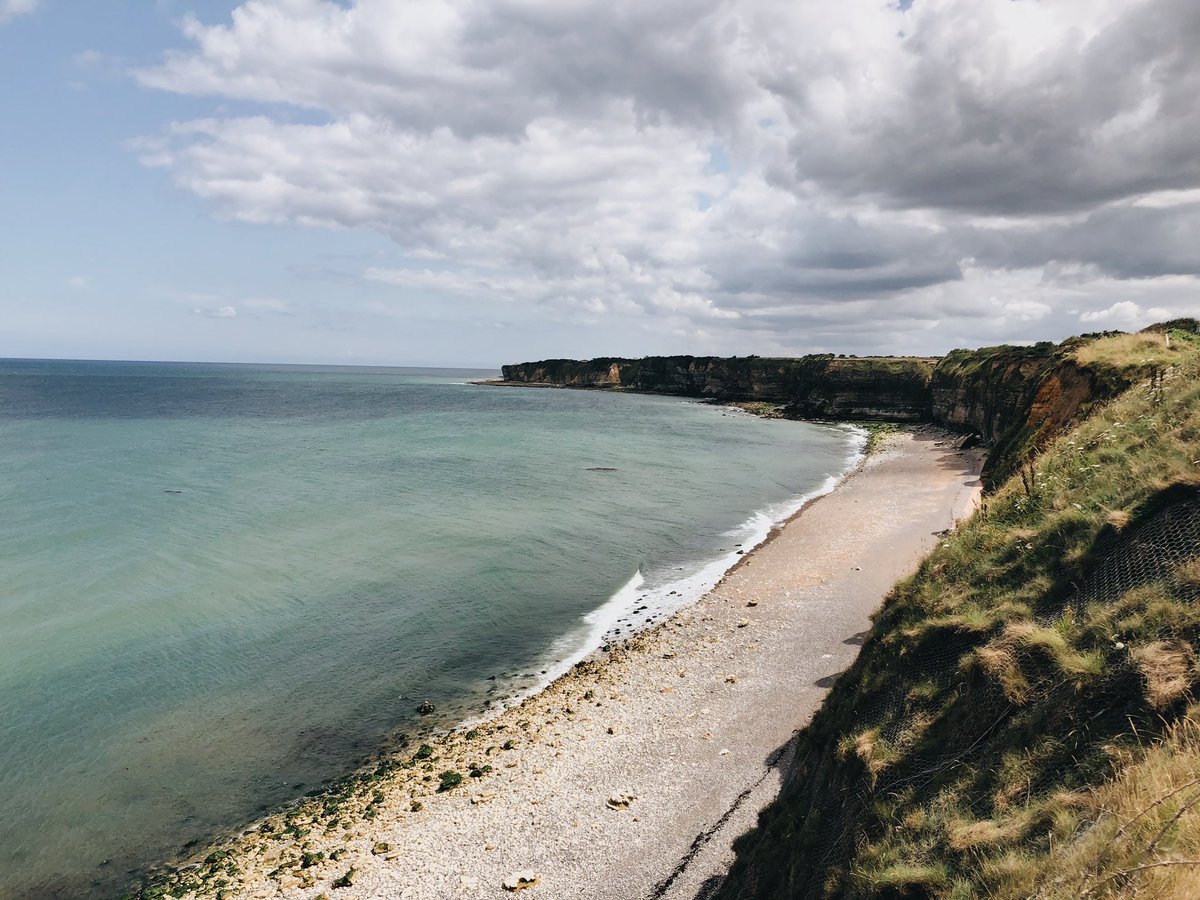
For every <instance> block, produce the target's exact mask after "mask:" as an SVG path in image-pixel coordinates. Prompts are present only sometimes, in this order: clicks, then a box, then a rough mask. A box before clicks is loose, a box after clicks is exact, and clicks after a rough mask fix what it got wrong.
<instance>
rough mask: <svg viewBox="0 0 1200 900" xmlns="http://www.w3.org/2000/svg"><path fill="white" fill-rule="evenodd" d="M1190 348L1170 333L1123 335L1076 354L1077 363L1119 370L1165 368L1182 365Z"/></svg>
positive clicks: (1087, 345)
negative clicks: (1172, 337) (1174, 338)
mask: <svg viewBox="0 0 1200 900" xmlns="http://www.w3.org/2000/svg"><path fill="white" fill-rule="evenodd" d="M1188 349H1189V348H1188V347H1187V345H1186V344H1182V345H1181V342H1180V341H1179V340H1171V338H1170V336H1169V335H1167V334H1152V333H1140V334H1122V335H1118V336H1114V337H1107V338H1103V339H1101V340H1098V341H1092V342H1091V343H1087V344H1084V345H1083V346H1081V347H1080V348H1079V349H1078V350H1076V351H1075V361H1076V362H1078V363H1079V364H1080V365H1084V366H1095V365H1101V366H1112V367H1113V368H1116V369H1130V368H1133V369H1155V368H1157V369H1162V368H1166V367H1167V366H1173V365H1177V364H1178V363H1180V362H1181V361H1182V360H1183V359H1184V357H1185V355H1186V353H1187V351H1188Z"/></svg>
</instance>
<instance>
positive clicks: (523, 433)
mask: <svg viewBox="0 0 1200 900" xmlns="http://www.w3.org/2000/svg"><path fill="white" fill-rule="evenodd" d="M496 375H497V373H495V372H490V371H485V370H453V369H404V368H358V367H312V366H281V365H226V364H196V363H158V362H96V361H44V360H0V897H4V898H43V897H45V898H58V897H81V896H96V897H105V896H120V894H121V893H122V891H123V890H125V889H126V888H127V887H128V886H129V885H130V884H131V883H134V882H135V881H136V879H137V878H138V876H139V874H140V873H142V872H144V871H145V870H146V868H147V867H148V866H150V865H153V864H155V863H157V862H162V861H165V860H169V859H172V858H174V857H176V856H177V855H178V854H180V853H181V852H186V850H187V848H195V847H199V846H203V845H204V844H205V843H206V842H207V841H209V840H212V839H213V838H214V837H217V836H219V835H221V834H223V833H226V832H227V831H229V830H232V829H236V828H238V827H241V826H244V825H246V824H248V823H250V822H252V821H253V820H254V819H256V818H257V817H259V816H261V815H263V814H264V813H266V812H268V811H271V810H273V809H275V808H278V807H279V806H280V805H282V804H285V803H287V802H288V801H289V800H292V799H295V798H296V797H298V796H300V795H303V794H306V793H309V792H314V791H319V790H321V789H322V787H323V786H325V785H328V784H329V783H330V782H331V780H333V779H337V778H338V777H340V776H343V775H345V774H348V773H349V772H351V771H353V770H354V769H355V768H357V767H358V766H360V765H363V764H365V763H366V762H367V761H369V760H370V759H371V758H373V757H375V756H376V755H378V754H380V753H387V752H389V751H391V750H393V749H395V748H396V747H398V746H400V745H401V744H402V742H403V741H404V740H406V739H413V738H416V737H419V736H420V735H422V734H425V733H428V732H431V731H437V730H445V729H449V728H452V727H455V726H456V725H457V724H460V723H463V722H467V721H472V720H478V719H479V718H481V717H485V716H487V715H488V714H490V713H491V712H494V711H495V710H498V709H499V708H502V707H503V706H504V705H505V704H510V703H513V702H515V701H516V700H517V699H519V698H520V697H521V696H524V695H527V694H529V693H531V692H534V691H536V690H538V689H540V688H541V687H543V686H545V684H547V683H548V681H549V680H550V679H552V678H554V677H555V676H556V675H558V674H560V673H562V672H564V671H566V670H567V669H568V668H569V667H570V666H572V665H573V664H574V663H575V662H577V661H578V660H580V659H582V658H583V657H584V656H585V655H586V654H588V653H590V652H592V651H594V650H595V649H596V648H597V647H599V646H600V645H602V644H605V643H608V642H611V641H613V640H616V639H620V638H622V637H624V636H627V635H629V634H630V633H632V632H633V631H635V630H637V629H639V628H644V627H646V626H647V625H650V624H653V623H654V622H657V621H660V620H661V618H662V617H664V616H666V615H668V614H669V613H670V612H671V611H673V610H675V609H677V608H679V607H680V606H683V605H686V604H688V603H691V602H693V601H694V600H695V599H697V598H698V597H699V596H700V594H702V593H703V592H704V591H705V590H706V589H707V588H709V587H711V586H712V585H713V584H714V583H715V582H716V581H717V580H719V578H720V577H721V575H722V574H723V573H724V572H725V571H726V570H727V569H728V568H729V567H730V566H731V565H732V564H734V563H735V562H736V561H737V560H738V559H739V558H740V555H741V554H743V553H745V552H747V551H748V550H749V549H750V548H752V547H753V546H754V545H755V544H757V543H759V542H761V541H762V540H763V539H764V538H765V536H766V535H767V533H768V531H769V529H770V528H771V526H772V525H773V524H774V523H777V522H779V521H781V520H783V519H785V518H786V517H788V516H789V515H791V514H792V513H794V512H795V511H796V510H797V509H798V508H799V507H800V506H801V505H802V503H803V502H804V501H805V499H806V498H809V497H812V496H815V495H817V494H819V493H821V492H825V491H828V490H830V489H831V488H832V486H833V485H834V484H835V483H836V481H837V479H838V478H839V477H840V476H841V475H842V474H843V473H844V472H845V471H846V470H847V469H848V467H850V466H851V465H852V464H853V462H854V460H855V458H856V456H857V454H858V453H859V452H860V450H861V447H862V443H863V436H862V434H861V432H859V431H856V430H855V429H852V428H848V427H844V426H829V425H819V424H811V423H802V422H793V421H778V420H765V419H761V418H757V417H754V416H751V415H748V414H745V413H743V412H741V411H740V410H736V409H731V408H728V407H723V406H717V405H710V404H704V403H699V402H693V401H687V400H683V399H679V398H670V397H659V396H647V395H635V394H614V393H607V392H593V391H575V390H556V389H532V388H505V387H493V386H480V385H476V384H473V383H472V382H473V381H477V380H480V379H484V378H489V377H496ZM423 704H431V705H432V706H433V708H434V712H433V713H432V714H426V715H422V714H420V713H419V712H418V708H419V707H420V706H422V705H423Z"/></svg>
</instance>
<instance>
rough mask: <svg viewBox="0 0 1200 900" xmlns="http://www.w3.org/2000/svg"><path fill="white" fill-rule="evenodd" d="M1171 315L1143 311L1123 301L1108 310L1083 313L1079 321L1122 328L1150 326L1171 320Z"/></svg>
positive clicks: (1127, 301)
mask: <svg viewBox="0 0 1200 900" xmlns="http://www.w3.org/2000/svg"><path fill="white" fill-rule="evenodd" d="M1170 316H1171V313H1170V311H1168V310H1166V309H1157V308H1155V309H1142V307H1140V306H1138V305H1137V304H1136V303H1134V302H1132V301H1130V300H1121V301H1120V302H1117V303H1114V304H1113V305H1112V306H1110V307H1108V309H1100V310H1092V311H1090V312H1085V313H1083V314H1082V315H1081V316H1080V317H1079V320H1080V321H1081V322H1088V323H1097V322H1098V323H1102V324H1105V325H1113V326H1115V327H1120V328H1129V327H1134V328H1136V327H1138V326H1140V325H1148V324H1150V323H1151V322H1154V321H1163V320H1166V319H1168V318H1170Z"/></svg>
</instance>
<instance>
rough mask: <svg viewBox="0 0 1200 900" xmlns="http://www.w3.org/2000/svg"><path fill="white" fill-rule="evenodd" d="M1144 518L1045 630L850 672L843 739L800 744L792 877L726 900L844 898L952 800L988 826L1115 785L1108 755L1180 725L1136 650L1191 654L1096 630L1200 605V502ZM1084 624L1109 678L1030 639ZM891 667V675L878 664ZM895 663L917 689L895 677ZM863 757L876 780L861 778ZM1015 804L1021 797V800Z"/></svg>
mask: <svg viewBox="0 0 1200 900" xmlns="http://www.w3.org/2000/svg"><path fill="white" fill-rule="evenodd" d="M1143 509H1144V510H1147V513H1146V514H1144V515H1142V516H1141V517H1140V524H1135V525H1134V526H1133V527H1130V528H1127V529H1125V530H1123V531H1120V530H1117V529H1108V530H1107V531H1106V532H1105V533H1104V534H1102V537H1101V538H1100V539H1099V540H1098V541H1097V544H1096V546H1095V547H1094V551H1093V553H1092V556H1091V559H1092V560H1093V562H1092V563H1091V564H1090V565H1089V566H1088V567H1087V569H1086V571H1085V572H1084V575H1083V577H1082V578H1081V579H1079V580H1078V581H1077V583H1076V584H1075V585H1074V586H1073V587H1071V588H1069V589H1067V590H1066V591H1063V592H1060V593H1059V596H1060V597H1061V599H1060V600H1058V601H1056V602H1050V603H1048V604H1047V605H1046V606H1044V607H1042V608H1040V609H1039V610H1038V615H1037V616H1036V617H1035V620H1034V622H1028V620H1027V621H1026V624H1025V625H1024V626H1020V625H1017V626H1011V625H1010V626H1009V627H1007V628H1006V629H1004V631H1003V632H1002V633H1001V634H996V633H995V632H994V631H992V632H989V633H986V634H979V633H975V634H972V633H969V632H964V631H963V630H961V629H954V628H946V629H944V630H939V629H938V628H936V627H930V628H925V629H921V630H919V631H918V630H916V629H914V631H913V633H912V634H910V635H907V636H905V637H904V639H903V640H902V641H901V642H900V644H899V646H897V645H896V644H893V645H892V646H891V647H890V648H888V649H887V650H886V651H883V650H881V649H880V648H879V647H872V646H870V644H869V645H868V647H867V648H866V649H865V652H864V658H863V659H860V661H859V663H858V664H857V665H856V666H855V668H854V669H853V670H852V671H851V673H848V676H847V677H849V678H850V679H852V680H851V682H850V683H849V684H848V685H844V686H843V688H849V689H848V690H846V689H844V690H842V691H839V692H838V693H837V695H836V700H835V702H836V703H837V704H838V711H835V712H834V713H831V715H837V716H839V719H838V721H839V722H841V723H842V725H841V727H840V732H838V733H835V734H833V735H832V736H829V735H823V736H812V735H809V736H807V737H802V739H801V745H800V747H799V750H798V753H797V756H796V761H795V764H794V766H793V768H792V770H791V772H790V773H789V776H788V779H787V781H786V783H785V786H784V790H783V793H782V795H781V803H782V804H786V805H788V809H787V810H786V811H785V812H784V813H783V814H782V815H781V816H780V817H779V818H778V819H777V820H776V822H775V827H776V828H777V833H776V835H775V839H776V840H782V841H783V842H784V843H785V845H786V844H787V842H790V846H785V848H784V849H785V851H786V852H787V853H789V854H790V856H789V861H788V863H787V864H788V865H790V866H791V872H790V874H788V875H786V876H784V875H781V874H780V873H779V872H772V871H770V870H769V868H768V863H767V861H766V859H765V858H764V859H760V860H756V861H755V862H753V863H752V864H751V865H750V866H748V867H746V868H743V869H742V870H741V871H739V872H738V873H737V885H736V889H735V891H734V892H732V893H727V894H725V895H724V896H735V897H738V898H744V900H749V898H755V897H764V896H770V897H775V896H796V897H804V896H825V895H828V894H830V893H834V894H841V893H843V892H845V890H846V888H847V886H848V885H852V884H853V878H852V877H851V876H850V875H849V872H850V870H852V869H854V868H855V866H856V854H857V853H858V852H859V851H861V849H862V847H863V846H864V844H865V843H868V842H870V841H871V840H873V839H875V838H877V837H878V835H879V833H880V832H881V831H882V830H884V829H887V828H891V827H896V826H897V825H898V824H899V823H897V822H896V821H895V820H894V819H895V816H896V811H897V810H900V809H906V810H912V809H915V808H916V807H918V806H921V805H924V806H926V807H929V806H931V805H933V806H936V804H937V803H938V798H939V796H942V793H941V792H944V791H953V792H954V797H955V802H956V803H957V804H958V808H959V809H964V808H965V809H969V810H970V811H971V813H972V814H974V815H975V816H976V817H977V818H980V819H984V818H990V817H992V816H995V815H998V814H1002V813H1003V812H1004V809H1005V807H1006V804H1008V803H1010V802H1011V803H1018V802H1028V800H1029V798H1030V797H1036V796H1038V795H1039V793H1041V792H1045V791H1049V790H1055V789H1059V788H1061V787H1064V786H1066V787H1068V788H1070V787H1081V786H1086V785H1088V784H1094V783H1097V782H1098V781H1100V780H1102V779H1103V778H1104V777H1106V775H1107V774H1108V773H1109V772H1110V771H1111V768H1110V767H1109V763H1108V762H1107V757H1105V756H1104V754H1103V752H1101V751H1102V749H1103V748H1104V747H1105V745H1106V742H1109V741H1111V740H1113V739H1114V738H1115V737H1116V736H1119V735H1124V734H1128V733H1129V732H1130V730H1131V729H1134V730H1137V731H1139V732H1142V731H1144V732H1145V733H1150V734H1153V733H1156V732H1157V731H1159V730H1161V728H1162V727H1164V726H1165V724H1166V721H1167V719H1166V718H1165V717H1164V713H1163V711H1162V710H1160V709H1155V708H1154V707H1152V706H1151V705H1150V704H1149V703H1148V702H1147V699H1146V686H1145V683H1144V674H1143V672H1142V670H1141V669H1139V663H1138V658H1137V656H1136V653H1135V650H1136V648H1135V647H1134V646H1132V645H1127V643H1126V642H1129V641H1135V642H1136V644H1137V645H1138V646H1139V647H1141V646H1145V645H1146V644H1147V643H1148V642H1152V641H1155V640H1158V639H1162V640H1168V639H1178V638H1180V637H1181V635H1180V634H1179V633H1178V632H1177V628H1176V626H1175V624H1174V623H1173V622H1172V621H1171V620H1170V617H1166V618H1163V619H1155V618H1154V617H1144V618H1143V619H1139V620H1137V621H1138V628H1137V633H1136V635H1123V634H1121V633H1117V631H1116V630H1114V631H1112V632H1111V633H1102V632H1104V628H1103V627H1101V626H1100V625H1097V624H1095V623H1099V622H1106V623H1107V622H1111V621H1113V616H1112V615H1111V613H1112V610H1113V609H1114V608H1117V607H1120V606H1121V605H1122V604H1124V605H1130V604H1132V603H1133V602H1134V600H1133V599H1132V598H1134V595H1135V593H1136V592H1142V595H1143V596H1145V597H1151V596H1153V597H1156V598H1158V601H1159V602H1160V607H1161V608H1166V609H1169V608H1170V604H1180V603H1182V604H1193V603H1195V602H1196V601H1197V600H1198V599H1200V491H1198V490H1197V489H1196V488H1193V487H1185V488H1171V489H1167V490H1166V491H1163V492H1160V493H1159V494H1158V495H1156V497H1154V498H1152V500H1151V501H1150V503H1148V504H1147V505H1146V506H1145V507H1143ZM1146 602H1150V601H1146ZM1176 608H1177V607H1176ZM1106 615H1107V617H1106ZM1118 620H1119V617H1118ZM881 624H882V621H881ZM1079 625H1085V626H1087V628H1084V629H1083V630H1085V631H1087V632H1088V634H1089V635H1090V638H1089V639H1090V640H1093V641H1094V642H1096V643H1097V644H1099V645H1101V646H1099V649H1098V650H1095V651H1094V652H1093V655H1092V657H1091V659H1093V660H1101V661H1102V662H1101V663H1097V668H1096V669H1095V670H1089V671H1086V672H1078V671H1071V670H1070V667H1067V668H1066V669H1064V668H1063V667H1062V665H1061V663H1060V664H1059V665H1057V666H1056V665H1054V664H1052V663H1053V662H1054V661H1053V660H1050V659H1048V658H1047V654H1049V653H1051V652H1052V651H1053V641H1047V640H1044V639H1043V640H1042V641H1041V642H1040V643H1039V642H1038V641H1029V640H1025V641H1023V640H1022V637H1023V636H1026V637H1027V636H1028V634H1029V633H1031V630H1032V629H1035V628H1041V629H1043V634H1051V636H1052V635H1053V634H1054V633H1058V634H1066V633H1067V632H1068V631H1069V630H1071V629H1075V628H1076V626H1079ZM1022 627H1025V628H1026V629H1028V630H1027V631H1025V632H1022V631H1021V628H1022ZM879 630H880V631H882V630H884V629H879ZM1183 637H1184V638H1186V639H1188V640H1190V639H1193V638H1194V637H1195V635H1183ZM1085 643H1086V642H1085ZM1064 646H1065V640H1064ZM1048 648H1049V649H1048ZM884 653H886V654H887V655H888V657H889V662H886V663H881V662H879V661H878V660H876V661H875V662H874V663H873V662H872V654H875V655H876V656H879V655H881V654H884ZM897 659H902V660H903V668H904V671H905V672H906V673H908V674H907V676H906V677H896V676H895V675H894V674H892V673H893V672H894V670H895V669H896V668H897ZM889 665H890V668H889ZM831 699H834V697H833V696H832V695H831ZM849 716H852V717H853V727H852V729H849V730H848V729H847V728H846V727H845V724H844V723H845V722H846V720H847V717H849ZM817 727H818V729H819V727H820V726H819V725H818V726H817ZM834 741H836V746H835V745H834V743H833V742H834ZM1014 751H1015V752H1016V753H1017V754H1018V755H1020V754H1026V755H1028V756H1029V757H1030V758H1031V759H1036V761H1037V765H1033V766H1030V772H1031V774H1030V775H1029V778H1028V779H1027V780H1026V781H1025V782H1024V783H1020V782H1019V781H1018V783H1017V785H1016V787H1014V786H1013V785H1012V784H1010V783H1008V781H1011V779H1008V780H1006V778H1007V776H1006V774H1005V773H1004V772H1003V771H1002V770H1003V769H1004V767H1005V766H1006V765H1009V764H1010V760H1011V758H1012V755H1013V753H1014ZM1006 754H1008V755H1007V756H1006ZM1039 754H1041V756H1040V757H1039ZM851 757H856V758H857V759H858V760H861V762H862V765H858V764H857V763H856V762H851V763H850V764H847V762H848V760H849V759H850V758H851ZM1106 767H1107V768H1106ZM864 770H865V771H864ZM1015 790H1019V791H1020V792H1021V794H1023V796H1021V794H1013V795H1012V796H1007V794H1006V792H1008V793H1012V792H1013V791H1015ZM780 822H783V823H784V824H780ZM775 861H776V864H782V860H780V859H779V858H778V856H776V857H775ZM784 885H786V888H785V887H783V886H784ZM764 886H765V887H764ZM850 892H851V893H856V892H855V891H854V890H851V891H850ZM866 892H867V891H865V890H864V893H866ZM918 895H919V892H918ZM896 896H908V894H905V893H898V894H896Z"/></svg>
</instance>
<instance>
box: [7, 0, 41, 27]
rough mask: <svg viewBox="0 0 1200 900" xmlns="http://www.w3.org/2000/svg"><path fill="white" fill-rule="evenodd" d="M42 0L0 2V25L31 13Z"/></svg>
mask: <svg viewBox="0 0 1200 900" xmlns="http://www.w3.org/2000/svg"><path fill="white" fill-rule="evenodd" d="M41 2H42V0H0V25H3V24H4V23H6V22H8V21H9V20H11V19H15V18H16V17H17V16H23V15H26V14H28V13H31V12H33V11H34V10H35V9H37V8H38V6H40V5H41Z"/></svg>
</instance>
